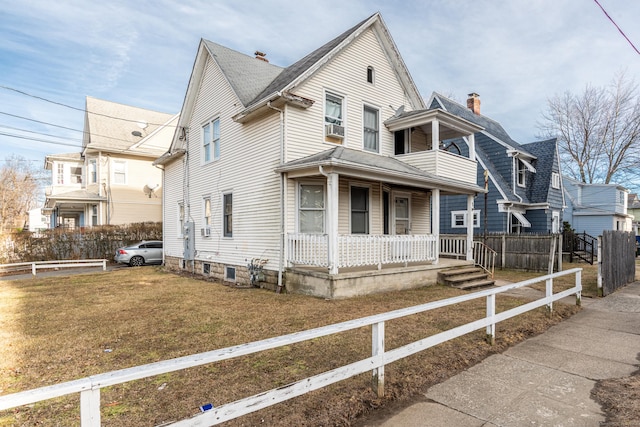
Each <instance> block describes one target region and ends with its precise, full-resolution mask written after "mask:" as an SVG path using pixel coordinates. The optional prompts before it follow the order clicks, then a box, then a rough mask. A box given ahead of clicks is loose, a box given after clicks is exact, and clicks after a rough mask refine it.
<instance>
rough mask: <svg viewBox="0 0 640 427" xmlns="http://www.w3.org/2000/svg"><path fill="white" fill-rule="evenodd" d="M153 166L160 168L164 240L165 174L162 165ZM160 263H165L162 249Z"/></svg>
mask: <svg viewBox="0 0 640 427" xmlns="http://www.w3.org/2000/svg"><path fill="white" fill-rule="evenodd" d="M155 167H157V168H158V169H160V170H161V171H162V204H161V208H160V210H161V211H162V236H163V238H162V240H164V236H166V235H167V233H166V230H165V227H166V226H167V222H166V221H165V217H164V209H165V207H166V203H165V200H164V197H165V188H166V187H165V186H164V181H165V176H164V166H162V165H155ZM162 265H165V258H164V250H163V251H162Z"/></svg>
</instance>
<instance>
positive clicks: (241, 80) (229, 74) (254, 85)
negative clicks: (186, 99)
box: [203, 40, 284, 107]
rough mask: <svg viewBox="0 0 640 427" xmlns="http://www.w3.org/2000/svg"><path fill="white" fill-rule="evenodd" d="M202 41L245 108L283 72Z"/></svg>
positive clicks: (217, 45)
mask: <svg viewBox="0 0 640 427" xmlns="http://www.w3.org/2000/svg"><path fill="white" fill-rule="evenodd" d="M203 41H204V44H205V46H206V47H207V49H208V50H209V52H210V53H211V55H212V56H213V58H214V59H215V61H216V62H217V63H218V65H219V66H220V69H221V70H222V72H223V73H224V75H225V76H226V78H227V80H228V81H229V84H230V85H231V87H232V88H233V90H234V91H235V93H236V94H237V95H238V98H240V102H242V104H243V105H244V106H245V107H246V106H247V105H249V104H251V101H252V100H254V99H255V98H256V97H259V94H260V93H261V92H262V91H264V88H265V87H268V86H270V85H269V83H271V82H272V81H273V80H274V79H276V77H278V76H279V75H280V74H281V73H282V72H283V70H284V69H283V68H282V67H278V66H277V65H273V64H271V63H268V62H265V61H261V60H259V59H256V58H255V57H253V56H249V55H245V54H243V53H240V52H237V51H235V50H233V49H229V48H228V47H224V46H222V45H219V44H217V43H214V42H212V41H209V40H203Z"/></svg>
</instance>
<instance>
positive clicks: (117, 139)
mask: <svg viewBox="0 0 640 427" xmlns="http://www.w3.org/2000/svg"><path fill="white" fill-rule="evenodd" d="M0 114H3V115H5V116H10V117H15V118H16V119H22V120H28V121H30V122H35V123H40V124H43V125H47V126H53V127H57V128H60V129H66V130H70V131H73V132H80V133H82V134H83V135H88V136H90V137H91V136H98V137H100V138H108V139H113V140H115V141H122V142H127V143H131V141H128V140H126V139H121V138H116V137H114V136H106V135H98V134H96V133H91V132H87V131H84V130H80V129H73V128H70V127H66V126H60V125H56V124H53V123H48V122H43V121H40V120H35V119H30V118H28V117H23V116H18V115H16V114H11V113H6V112H4V111H0ZM0 127H8V126H0ZM13 129H14V130H19V131H22V132H31V133H38V132H33V131H29V130H26V129H19V128H13ZM42 135H46V134H42ZM47 136H52V137H54V138H64V137H61V136H55V135H47Z"/></svg>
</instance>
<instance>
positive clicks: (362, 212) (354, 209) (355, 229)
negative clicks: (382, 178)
mask: <svg viewBox="0 0 640 427" xmlns="http://www.w3.org/2000/svg"><path fill="white" fill-rule="evenodd" d="M351 234H369V189H368V188H366V187H355V186H354V187H351Z"/></svg>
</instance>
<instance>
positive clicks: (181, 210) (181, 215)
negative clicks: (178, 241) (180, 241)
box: [178, 202, 184, 236]
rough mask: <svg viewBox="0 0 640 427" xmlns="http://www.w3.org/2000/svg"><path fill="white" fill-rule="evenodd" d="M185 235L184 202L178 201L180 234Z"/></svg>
mask: <svg viewBox="0 0 640 427" xmlns="http://www.w3.org/2000/svg"><path fill="white" fill-rule="evenodd" d="M183 235H184V202H178V236H183Z"/></svg>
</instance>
